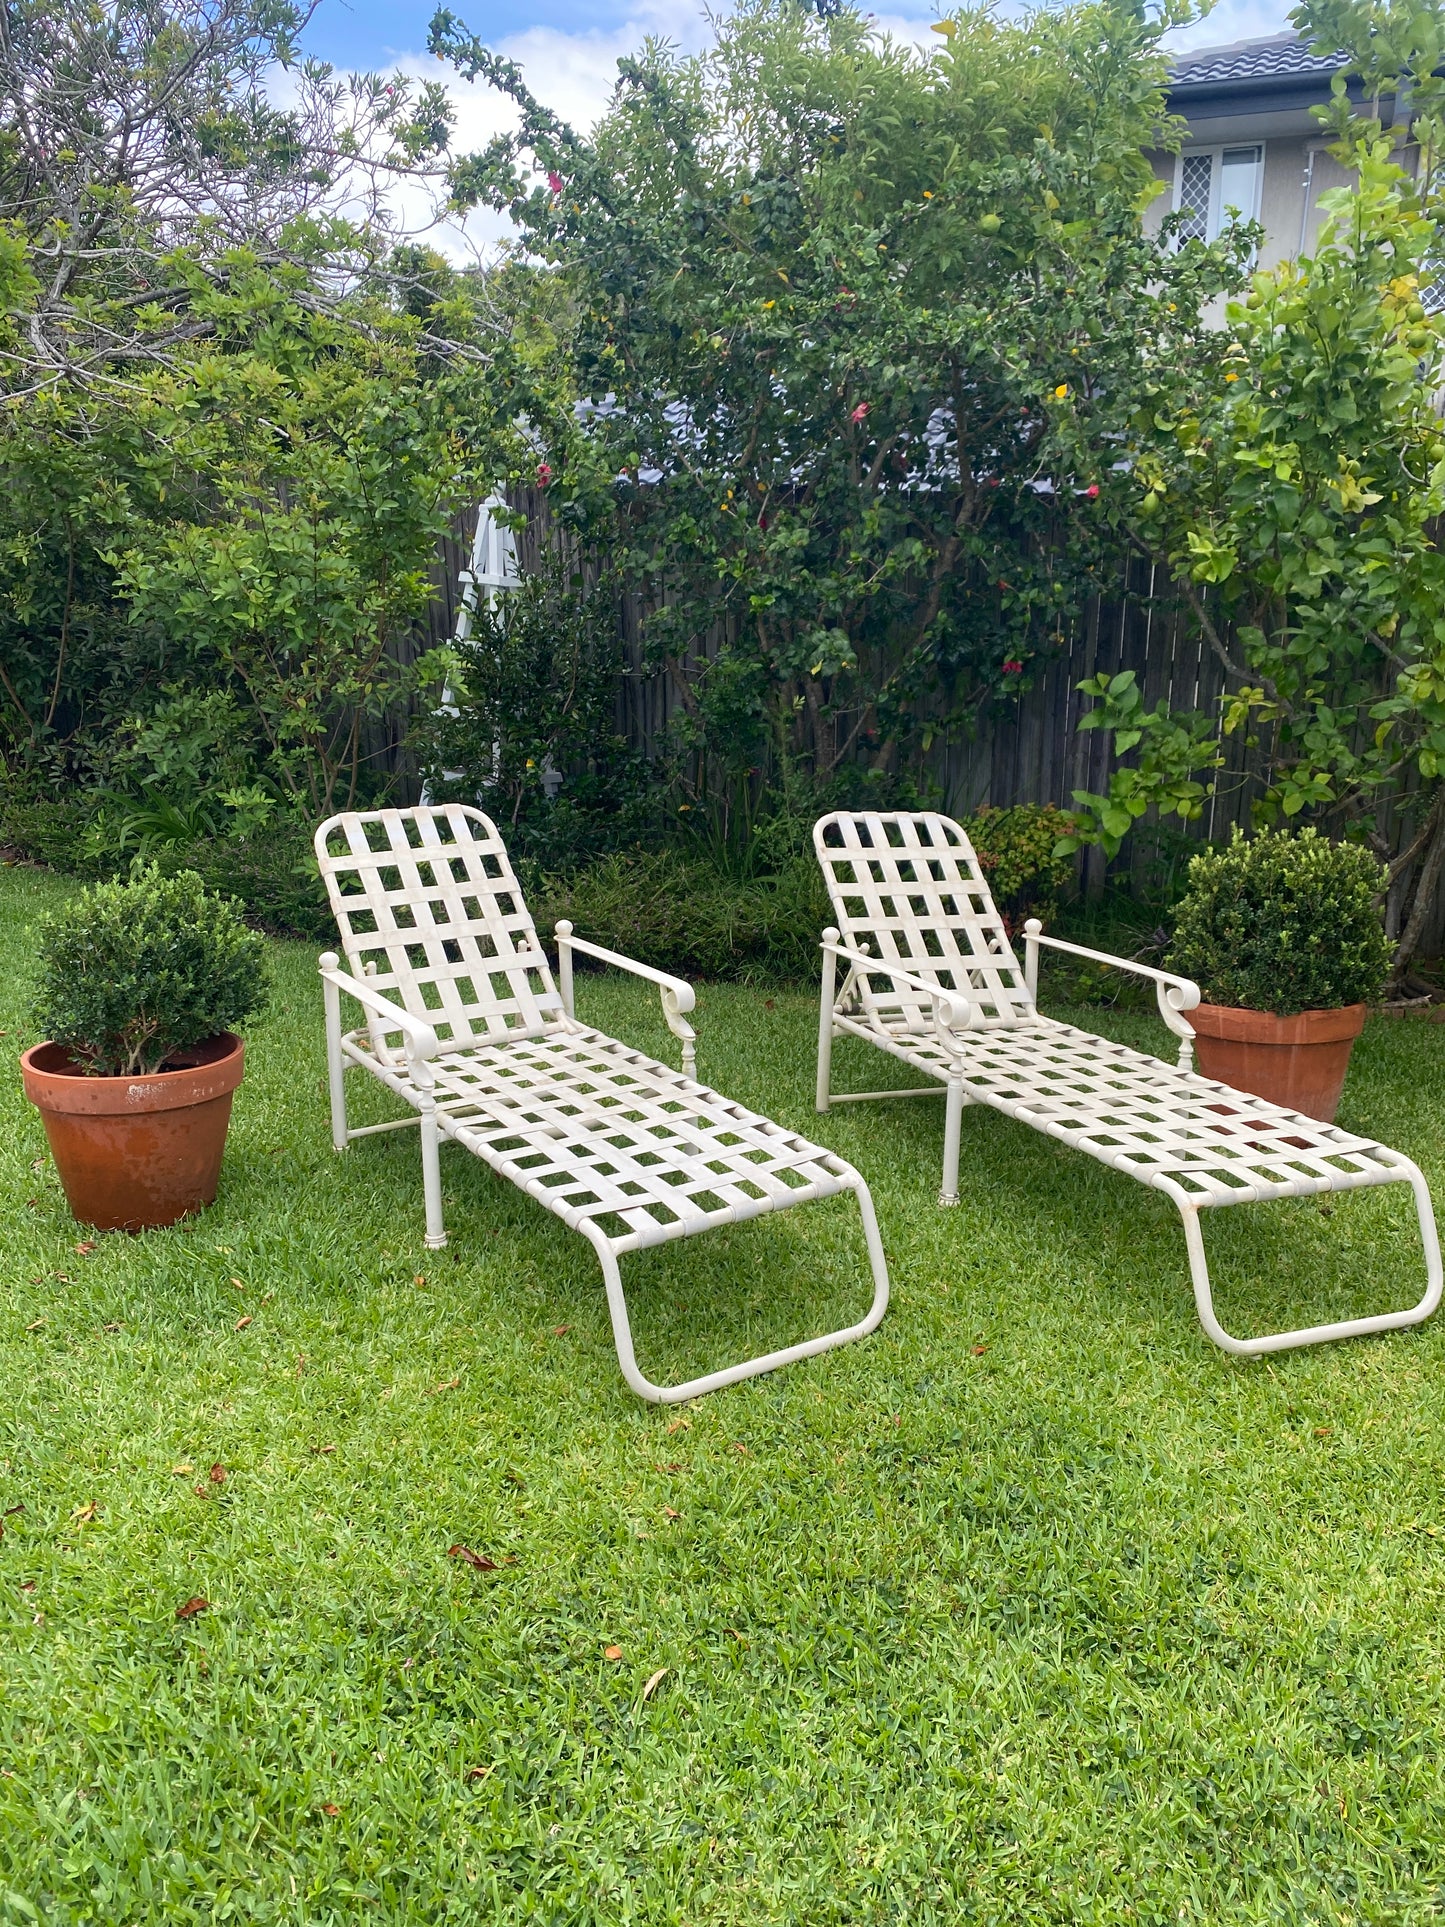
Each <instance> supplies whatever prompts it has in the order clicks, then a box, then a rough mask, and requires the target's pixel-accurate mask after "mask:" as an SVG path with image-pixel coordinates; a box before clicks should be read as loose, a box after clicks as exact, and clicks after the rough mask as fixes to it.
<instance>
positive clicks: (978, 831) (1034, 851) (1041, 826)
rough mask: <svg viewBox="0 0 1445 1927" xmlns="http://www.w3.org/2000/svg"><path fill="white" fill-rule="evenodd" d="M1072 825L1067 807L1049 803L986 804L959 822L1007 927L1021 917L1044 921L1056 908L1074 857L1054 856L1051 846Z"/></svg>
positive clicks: (1010, 928) (1072, 820) (1017, 921)
mask: <svg viewBox="0 0 1445 1927" xmlns="http://www.w3.org/2000/svg"><path fill="white" fill-rule="evenodd" d="M1073 827H1074V819H1073V818H1072V817H1071V816H1070V815H1069V814H1068V812H1067V811H1066V810H1061V809H1056V808H1055V806H1054V805H1053V804H1052V803H1016V804H1014V805H1013V807H1012V808H1009V809H995V808H994V807H993V806H992V805H990V804H985V805H984V806H983V807H982V808H981V809H977V810H975V811H974V813H973V815H972V816H971V817H969V819H968V821H967V822H966V823H965V824H964V828H965V829H966V830H967V831H968V837H969V841H970V842H971V843H972V844H973V847H974V849H975V850H976V851H977V852H978V860H979V864H980V866H981V868H982V869H983V872H984V875H985V876H986V877H987V878H988V887H989V889H990V890H992V892H993V900H994V902H995V903H996V904H997V905H998V907H999V910H1000V911H1001V913H1002V915H1003V920H1004V922H1005V924H1007V926H1008V928H1009V930H1010V931H1013V930H1016V929H1017V928H1018V927H1019V925H1020V924H1021V923H1022V922H1023V921H1024V919H1025V918H1026V917H1042V918H1043V919H1044V921H1045V922H1048V920H1049V919H1050V918H1051V917H1052V916H1053V915H1054V914H1055V913H1056V912H1057V910H1058V907H1059V896H1060V894H1061V892H1062V891H1063V890H1064V888H1065V887H1066V886H1067V884H1068V883H1069V882H1070V880H1071V879H1072V877H1073V874H1074V862H1073V858H1072V856H1069V855H1064V856H1056V855H1055V853H1054V852H1055V846H1056V845H1057V844H1058V843H1059V841H1060V839H1061V838H1063V837H1066V836H1068V835H1069V833H1070V832H1071V831H1072V829H1073Z"/></svg>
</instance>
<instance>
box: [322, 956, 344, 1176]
mask: <svg viewBox="0 0 1445 1927" xmlns="http://www.w3.org/2000/svg"><path fill="white" fill-rule="evenodd" d="M325 961H326V959H325V958H324V957H323V958H322V962H323V963H325ZM321 997H322V1002H323V1003H324V1004H325V1006H326V1081H327V1083H328V1085H329V1086H330V1089H331V1142H332V1144H333V1145H335V1147H336V1149H337V1150H338V1151H344V1150H345V1149H346V1147H347V1145H348V1144H349V1143H350V1141H351V1139H350V1135H349V1133H348V1131H347V1128H346V1060H345V1059H344V1058H343V1057H342V1055H341V992H340V991H339V990H338V989H337V987H336V985H335V984H333V983H328V982H327V981H326V980H325V979H323V980H322V984H321Z"/></svg>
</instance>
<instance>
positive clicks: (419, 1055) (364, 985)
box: [317, 950, 441, 1062]
mask: <svg viewBox="0 0 1445 1927" xmlns="http://www.w3.org/2000/svg"><path fill="white" fill-rule="evenodd" d="M317 969H318V970H319V971H320V973H321V981H322V982H323V983H325V984H333V985H334V986H335V987H336V989H337V990H342V991H345V993H346V995H347V996H348V997H354V998H355V999H356V1001H357V1003H359V1004H360V1005H362V1007H363V1008H364V1009H366V1010H369V1011H370V1012H371V1014H372V1015H373V1016H374V1017H379V1018H380V1019H381V1020H382V1023H383V1024H384V1025H385V1027H386V1028H387V1029H388V1030H399V1031H400V1032H401V1034H402V1037H403V1038H404V1040H405V1042H406V1054H407V1056H408V1057H410V1058H412V1059H413V1060H414V1061H416V1062H425V1061H426V1059H427V1058H429V1057H435V1056H436V1055H437V1053H438V1051H440V1049H441V1041H440V1039H439V1038H438V1037H437V1034H436V1032H435V1031H434V1030H433V1029H432V1027H431V1025H430V1024H428V1023H424V1022H423V1021H422V1019H421V1018H420V1017H413V1016H412V1014H411V1012H410V1011H409V1010H403V1009H402V1007H401V1005H400V1004H394V1003H393V1002H392V1001H391V999H390V998H389V997H383V996H382V994H381V992H380V991H379V990H377V989H376V988H375V986H374V985H372V984H369V983H368V982H367V981H366V979H365V978H364V977H353V976H352V975H351V974H350V972H349V971H345V970H343V969H342V968H341V959H340V957H338V956H337V954H336V952H335V951H334V950H327V951H325V952H323V954H322V955H321V956H320V957H319V958H318V959H317Z"/></svg>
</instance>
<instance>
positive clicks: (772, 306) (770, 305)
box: [763, 301, 778, 308]
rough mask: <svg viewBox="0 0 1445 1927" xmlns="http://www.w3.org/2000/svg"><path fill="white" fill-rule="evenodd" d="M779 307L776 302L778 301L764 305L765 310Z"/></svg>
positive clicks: (767, 302) (766, 302)
mask: <svg viewBox="0 0 1445 1927" xmlns="http://www.w3.org/2000/svg"><path fill="white" fill-rule="evenodd" d="M777 305H778V304H777V302H776V301H765V302H764V303H763V306H764V307H765V308H776V307H777Z"/></svg>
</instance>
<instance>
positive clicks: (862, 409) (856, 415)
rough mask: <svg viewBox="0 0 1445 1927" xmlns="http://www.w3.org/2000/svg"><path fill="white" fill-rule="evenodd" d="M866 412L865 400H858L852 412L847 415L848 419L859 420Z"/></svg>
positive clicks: (851, 420)
mask: <svg viewBox="0 0 1445 1927" xmlns="http://www.w3.org/2000/svg"><path fill="white" fill-rule="evenodd" d="M867 413H868V404H867V402H866V401H860V402H859V404H858V406H857V407H856V408H855V409H854V410H853V413H852V414H851V415H850V416H849V417H848V419H849V421H850V422H861V421H862V420H863V418H864V416H865V415H866V414H867Z"/></svg>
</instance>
